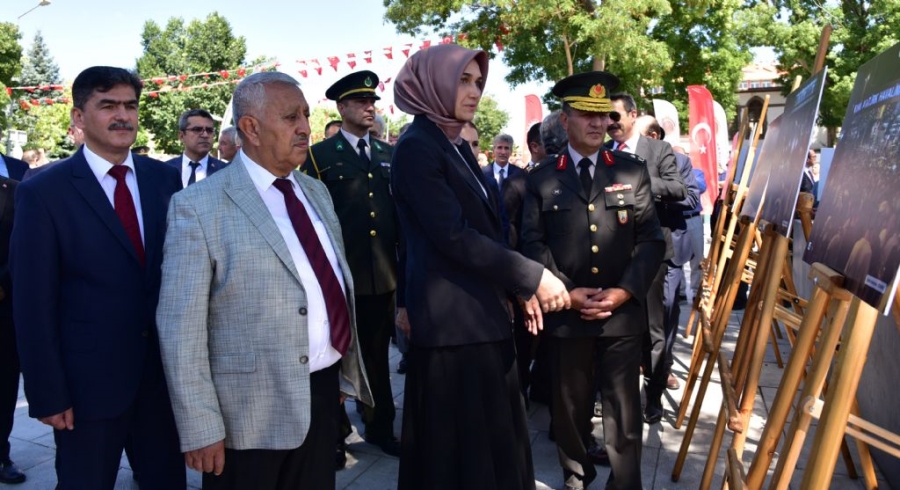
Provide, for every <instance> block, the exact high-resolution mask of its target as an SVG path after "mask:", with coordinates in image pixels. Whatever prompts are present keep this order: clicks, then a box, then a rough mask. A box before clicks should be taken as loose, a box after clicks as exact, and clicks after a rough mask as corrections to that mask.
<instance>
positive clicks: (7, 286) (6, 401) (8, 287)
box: [0, 177, 25, 484]
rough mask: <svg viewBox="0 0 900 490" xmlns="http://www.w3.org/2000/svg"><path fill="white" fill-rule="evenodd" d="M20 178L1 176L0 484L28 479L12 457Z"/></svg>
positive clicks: (16, 372)
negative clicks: (14, 257)
mask: <svg viewBox="0 0 900 490" xmlns="http://www.w3.org/2000/svg"><path fill="white" fill-rule="evenodd" d="M15 195H16V181H14V180H12V179H8V178H6V177H0V483H6V484H13V483H22V482H24V481H25V473H22V472H21V471H19V469H18V468H17V467H16V465H15V464H14V463H13V462H12V460H10V459H9V450H10V445H9V435H10V434H11V433H12V428H13V418H14V413H15V411H16V399H17V398H18V397H19V354H18V352H17V351H16V331H15V328H14V327H13V315H12V280H11V279H10V277H9V236H10V234H11V233H12V227H13V217H14V215H15V213H14V211H15V203H14V200H15Z"/></svg>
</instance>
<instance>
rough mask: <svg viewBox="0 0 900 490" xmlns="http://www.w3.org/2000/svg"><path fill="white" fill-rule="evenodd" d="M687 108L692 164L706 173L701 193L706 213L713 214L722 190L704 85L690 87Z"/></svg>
mask: <svg viewBox="0 0 900 490" xmlns="http://www.w3.org/2000/svg"><path fill="white" fill-rule="evenodd" d="M688 109H689V112H690V116H689V122H690V124H689V126H690V128H691V132H690V135H691V163H693V165H694V167H695V168H699V169H700V170H702V171H703V173H704V175H705V176H706V189H707V190H706V192H704V193H703V194H702V195H701V196H700V202H701V203H702V204H703V214H711V213H712V209H713V204H714V200H715V198H716V196H717V195H718V189H719V171H718V165H717V162H716V118H715V115H714V113H713V99H712V94H710V93H709V90H707V89H706V87H704V86H703V85H689V86H688Z"/></svg>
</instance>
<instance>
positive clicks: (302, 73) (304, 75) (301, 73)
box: [300, 70, 308, 78]
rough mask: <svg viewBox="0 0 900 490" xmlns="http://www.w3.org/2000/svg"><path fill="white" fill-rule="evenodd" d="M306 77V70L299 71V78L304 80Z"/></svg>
mask: <svg viewBox="0 0 900 490" xmlns="http://www.w3.org/2000/svg"><path fill="white" fill-rule="evenodd" d="M307 75H308V73H307V71H306V70H300V76H302V77H303V78H306V76H307Z"/></svg>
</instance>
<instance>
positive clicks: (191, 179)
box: [187, 162, 200, 185]
mask: <svg viewBox="0 0 900 490" xmlns="http://www.w3.org/2000/svg"><path fill="white" fill-rule="evenodd" d="M189 165H190V166H191V176H190V177H188V184H187V185H191V184H193V183H195V182H197V167H199V166H200V164H199V163H197V162H191V163H190V164H189Z"/></svg>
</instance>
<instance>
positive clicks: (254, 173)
mask: <svg viewBox="0 0 900 490" xmlns="http://www.w3.org/2000/svg"><path fill="white" fill-rule="evenodd" d="M238 155H239V156H240V159H241V162H243V163H244V168H246V169H247V173H249V174H250V180H252V181H253V184H254V185H255V186H256V188H257V189H258V190H259V192H260V193H263V192H266V191H268V190H269V188H271V187H272V184H274V183H275V179H278V178H279V177H276V176H275V174H273V173H272V172H269V171H268V170H266V169H265V168H264V167H263V166H262V165H260V164H258V163H256V162H255V161H253V159H252V158H250V157H249V156H247V154H246V153H244V150H240V151H239V152H238ZM236 159H237V158H235V160H236ZM285 178H286V179H288V180H290V181H291V184H293V185H294V186H295V187H299V185H300V184H298V183H297V179H295V178H294V172H291V173H289V174H288V176H287V177H285Z"/></svg>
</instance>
